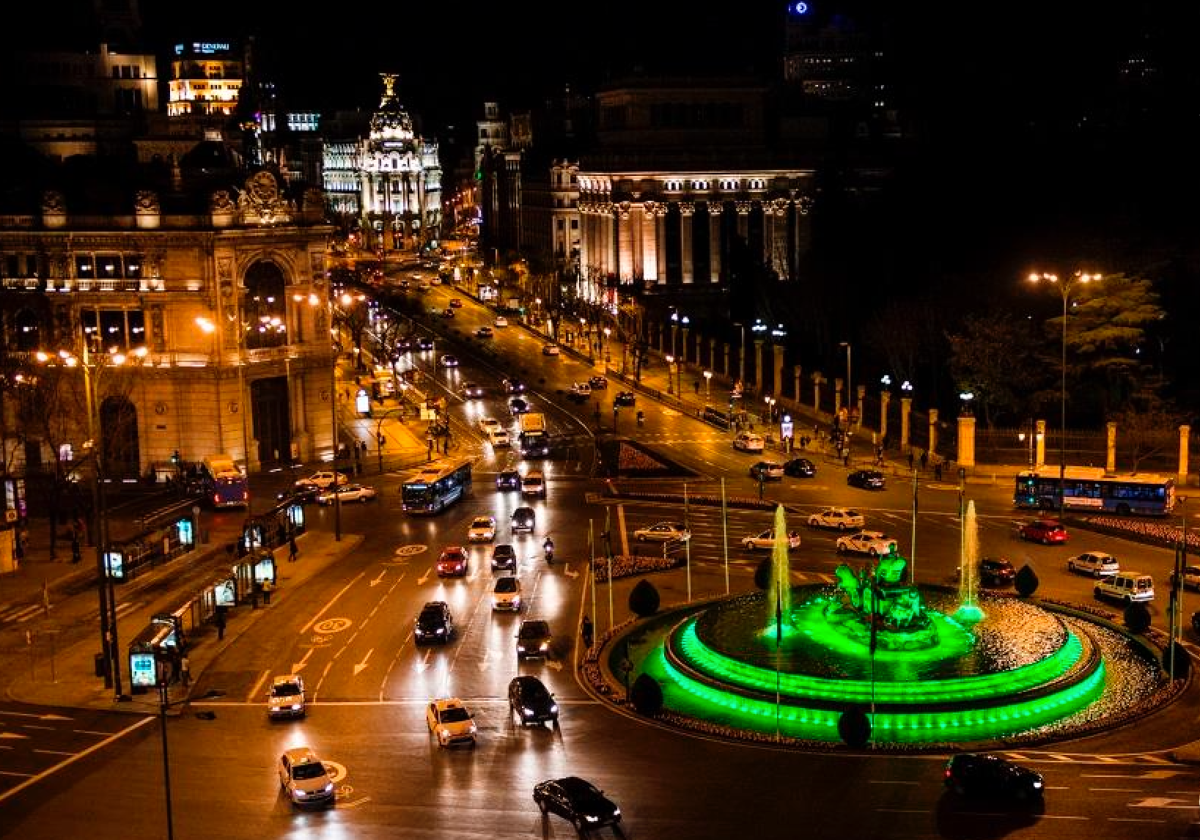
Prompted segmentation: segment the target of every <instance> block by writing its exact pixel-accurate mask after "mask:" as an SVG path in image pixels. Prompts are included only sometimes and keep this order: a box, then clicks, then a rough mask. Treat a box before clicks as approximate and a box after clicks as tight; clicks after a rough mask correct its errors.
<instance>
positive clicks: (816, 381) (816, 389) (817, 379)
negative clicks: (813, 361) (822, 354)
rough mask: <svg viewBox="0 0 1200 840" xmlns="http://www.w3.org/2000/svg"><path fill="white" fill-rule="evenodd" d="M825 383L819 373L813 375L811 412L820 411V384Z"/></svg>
mask: <svg viewBox="0 0 1200 840" xmlns="http://www.w3.org/2000/svg"><path fill="white" fill-rule="evenodd" d="M824 381H825V377H824V376H822V375H821V371H817V372H816V373H814V374H813V411H815V412H818V413H819V412H820V411H821V383H822V382H824Z"/></svg>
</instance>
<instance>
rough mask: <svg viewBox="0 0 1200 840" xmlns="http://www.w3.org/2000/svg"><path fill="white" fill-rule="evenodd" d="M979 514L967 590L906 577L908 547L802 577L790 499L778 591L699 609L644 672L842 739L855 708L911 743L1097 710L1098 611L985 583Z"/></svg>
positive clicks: (781, 536) (778, 529) (711, 707)
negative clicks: (1054, 604)
mask: <svg viewBox="0 0 1200 840" xmlns="http://www.w3.org/2000/svg"><path fill="white" fill-rule="evenodd" d="M967 513H968V516H966V517H964V522H963V527H964V542H963V545H964V551H963V554H962V557H960V563H962V564H964V565H965V564H967V563H970V564H971V569H970V570H964V571H966V572H967V574H965V575H963V576H962V577H963V580H964V582H963V583H962V584H960V586H959V588H958V590H957V591H954V590H951V589H948V588H944V587H918V586H915V585H913V584H910V583H906V582H905V574H904V573H905V569H906V567H907V560H906V559H905V558H904V557H902V556H900V555H899V554H890V555H887V556H884V557H879V558H875V559H873V560H872V561H871V562H868V563H865V564H863V565H861V566H860V567H858V568H853V567H851V566H850V565H848V564H842V565H840V566H838V568H837V570H836V578H837V583H836V584H835V585H832V586H830V585H824V584H808V585H800V586H793V585H791V582H790V577H789V575H790V569H789V563H788V554H787V542H786V541H787V533H788V532H787V528H786V521H785V516H784V512H783V509H782V508H778V509H777V510H776V513H775V540H776V545H775V549H774V551H773V553H772V570H771V576H770V584H769V586H768V587H767V590H766V591H765V592H757V593H751V594H748V595H743V596H739V597H735V598H731V599H726V600H723V601H720V602H717V603H714V604H710V605H707V606H706V607H704V608H703V609H701V610H699V611H694V612H692V613H690V614H688V615H687V616H686V617H685V618H683V619H682V620H680V621H678V622H677V623H676V624H674V625H673V626H671V627H670V629H669V631H668V632H666V634H665V636H664V638H663V643H662V644H661V645H659V646H657V647H656V648H655V649H654V650H653V652H652V653H650V654H649V655H648V656H646V657H645V658H644V660H643V662H642V663H641V669H642V670H644V671H646V672H647V673H650V674H651V675H652V676H654V677H655V678H656V679H658V680H659V681H660V683H661V684H662V685H663V686H664V695H665V696H666V698H667V705H668V707H669V708H670V709H671V710H673V711H675V712H677V713H680V714H683V715H686V716H691V717H698V718H702V719H705V720H709V721H718V722H720V723H723V724H725V725H728V726H731V727H737V728H739V729H747V730H757V731H760V732H764V733H778V734H781V735H785V736H789V737H793V738H801V739H809V740H822V741H837V740H840V738H839V735H838V720H839V718H840V717H841V716H842V715H843V714H844V713H845V712H846V711H847V710H848V709H851V708H860V709H862V710H864V711H869V713H870V715H871V720H872V726H873V735H872V738H873V740H874V741H875V742H876V743H909V744H920V743H944V742H964V741H979V740H988V739H994V738H1000V737H1004V736H1006V735H1010V734H1013V733H1018V732H1025V731H1029V730H1032V729H1036V728H1038V727H1043V726H1046V725H1050V724H1053V723H1055V722H1057V721H1061V720H1062V719H1064V718H1066V717H1069V716H1071V715H1074V714H1076V713H1078V712H1080V710H1082V709H1085V708H1087V707H1088V706H1089V705H1091V704H1093V703H1094V702H1095V701H1096V700H1097V698H1098V697H1100V696H1101V694H1102V693H1103V691H1104V689H1105V662H1104V658H1103V657H1102V655H1101V645H1099V644H1097V642H1096V640H1095V639H1094V638H1093V635H1092V633H1091V632H1090V630H1089V629H1088V626H1087V622H1084V621H1082V620H1079V619H1074V618H1068V617H1064V616H1062V615H1059V614H1057V613H1054V612H1051V611H1049V610H1047V609H1044V608H1041V607H1038V606H1036V605H1033V604H1031V603H1027V602H1026V601H1024V600H1022V599H1018V598H1011V597H1008V598H999V597H991V596H982V595H981V594H980V593H978V592H977V591H976V588H975V585H974V583H973V582H972V581H973V578H974V575H973V572H974V565H975V563H976V561H977V556H978V541H977V538H976V537H975V536H974V535H973V532H974V529H975V524H974V520H975V511H974V505H973V504H972V505H971V506H970V507H968V509H967ZM968 532H970V533H971V534H972V536H970V537H969V538H968V536H967V534H968ZM985 598H986V600H985V601H984V603H985V604H986V610H985V609H982V608H981V600H983V599H985ZM764 616H765V620H764Z"/></svg>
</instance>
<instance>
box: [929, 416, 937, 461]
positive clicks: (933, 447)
mask: <svg viewBox="0 0 1200 840" xmlns="http://www.w3.org/2000/svg"><path fill="white" fill-rule="evenodd" d="M937 444H938V410H937V409H936V408H931V409H929V454H930V455H933V454H935V453H936V452H937Z"/></svg>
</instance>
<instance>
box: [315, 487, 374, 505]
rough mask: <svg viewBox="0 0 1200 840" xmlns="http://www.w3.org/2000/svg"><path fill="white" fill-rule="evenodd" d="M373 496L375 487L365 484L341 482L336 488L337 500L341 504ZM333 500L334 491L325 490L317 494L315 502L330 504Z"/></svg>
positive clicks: (370, 498) (360, 500) (367, 499)
mask: <svg viewBox="0 0 1200 840" xmlns="http://www.w3.org/2000/svg"><path fill="white" fill-rule="evenodd" d="M374 498H375V488H374V487H368V486H367V485H365V484H343V485H341V486H340V487H338V489H337V500H338V501H339V502H341V503H342V504H346V503H347V502H363V503H364V504H365V503H366V502H369V501H371V500H372V499H374ZM333 502H334V491H333V490H332V489H329V490H326V491H325V492H324V493H321V494H320V495H319V496H317V504H319V505H331V504H333Z"/></svg>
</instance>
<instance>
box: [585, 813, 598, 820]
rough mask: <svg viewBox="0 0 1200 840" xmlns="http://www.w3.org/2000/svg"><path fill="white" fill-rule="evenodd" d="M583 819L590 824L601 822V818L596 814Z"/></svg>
mask: <svg viewBox="0 0 1200 840" xmlns="http://www.w3.org/2000/svg"><path fill="white" fill-rule="evenodd" d="M583 818H584V819H585V820H587V821H588V822H599V821H600V818H599V817H597V816H595V815H594V814H584V815H583Z"/></svg>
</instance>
